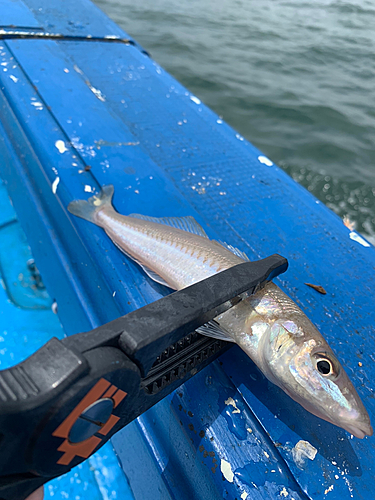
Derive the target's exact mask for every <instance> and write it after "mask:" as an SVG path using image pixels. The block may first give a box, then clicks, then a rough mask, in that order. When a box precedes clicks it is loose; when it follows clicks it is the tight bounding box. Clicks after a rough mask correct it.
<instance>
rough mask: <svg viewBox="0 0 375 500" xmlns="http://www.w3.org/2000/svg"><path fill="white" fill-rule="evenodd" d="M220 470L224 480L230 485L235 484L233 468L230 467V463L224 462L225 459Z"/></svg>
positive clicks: (222, 460)
mask: <svg viewBox="0 0 375 500" xmlns="http://www.w3.org/2000/svg"><path fill="white" fill-rule="evenodd" d="M220 470H221V472H222V474H223V476H224V478H225V479H226V480H227V481H229V482H230V483H233V478H234V474H233V471H232V467H231V466H230V463H229V462H227V461H226V460H224V459H223V458H222V459H221V462H220Z"/></svg>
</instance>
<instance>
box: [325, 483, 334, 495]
mask: <svg viewBox="0 0 375 500" xmlns="http://www.w3.org/2000/svg"><path fill="white" fill-rule="evenodd" d="M332 490H333V484H331V486H330V487H329V488H327V489H326V490H324V494H325V495H327V493H329V492H330V491H332Z"/></svg>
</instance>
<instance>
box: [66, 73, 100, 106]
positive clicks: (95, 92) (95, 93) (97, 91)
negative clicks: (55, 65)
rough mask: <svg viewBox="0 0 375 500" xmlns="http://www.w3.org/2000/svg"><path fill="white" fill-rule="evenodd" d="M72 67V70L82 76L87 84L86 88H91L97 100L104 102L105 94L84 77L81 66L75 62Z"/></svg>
mask: <svg viewBox="0 0 375 500" xmlns="http://www.w3.org/2000/svg"><path fill="white" fill-rule="evenodd" d="M73 68H74V71H76V72H77V73H78V74H79V75H81V76H83V78H84V81H85V84H86V85H87V86H88V88H89V89H90V90H91V92H92V93H93V94H94V95H95V97H97V98H98V99H99V101H102V102H105V96H104V94H103V93H102V91H101V90H99V89H97V88H95V87H94V86H93V85H92V84H91V82H90V80H89V79H88V78H87V77H86V75H85V74H84V72H83V71H82V70H81V68H80V67H79V66H77V65H76V64H75V65H74V66H73Z"/></svg>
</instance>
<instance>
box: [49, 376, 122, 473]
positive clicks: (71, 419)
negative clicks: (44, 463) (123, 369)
mask: <svg viewBox="0 0 375 500" xmlns="http://www.w3.org/2000/svg"><path fill="white" fill-rule="evenodd" d="M126 395H127V393H126V392H124V391H122V390H121V389H119V388H118V387H116V386H115V385H113V384H111V383H110V382H108V381H107V380H105V379H104V378H101V379H100V380H98V382H97V383H96V384H95V385H94V386H93V387H92V388H91V389H90V391H89V392H88V393H87V394H86V396H85V397H84V398H83V399H82V400H81V401H80V403H78V405H77V406H76V407H75V408H74V410H73V411H72V412H71V413H70V415H68V416H67V417H66V419H65V420H64V421H63V422H62V423H61V424H60V425H59V426H58V428H57V429H56V430H55V431H54V432H53V433H52V436H55V437H59V438H63V439H64V442H63V443H62V444H61V445H60V446H59V447H58V451H61V452H63V455H62V456H61V457H60V459H59V460H58V461H57V463H58V464H60V465H69V464H70V463H71V461H72V460H73V459H74V458H75V457H76V456H79V457H82V458H88V457H89V456H90V455H91V454H92V453H93V451H94V450H95V448H96V447H97V446H98V445H99V443H101V441H102V438H100V437H98V436H95V435H92V436H91V437H89V438H87V439H84V440H83V441H81V442H72V441H71V440H70V439H69V436H70V434H71V431H72V428H73V426H74V424H75V423H76V422H77V420H78V419H79V418H80V417H82V414H84V412H85V410H87V409H88V408H89V407H90V406H91V405H93V404H94V403H96V402H97V401H99V400H101V399H105V398H108V399H111V400H112V402H113V408H116V407H117V406H118V405H119V404H120V403H121V401H122V400H123V399H124V398H125V396H126ZM119 420H120V418H119V417H116V416H115V415H112V414H111V415H110V416H109V418H108V420H107V421H106V422H101V423H99V424H98V428H97V430H96V429H95V430H94V431H93V434H94V433H95V434H101V435H102V436H106V435H107V434H108V432H109V431H110V430H111V429H112V428H113V427H114V426H115V425H116V424H117V422H118V421H119Z"/></svg>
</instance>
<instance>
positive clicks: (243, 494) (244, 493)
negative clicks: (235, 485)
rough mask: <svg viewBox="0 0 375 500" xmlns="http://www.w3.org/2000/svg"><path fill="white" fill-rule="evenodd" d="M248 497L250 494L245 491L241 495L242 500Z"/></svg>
mask: <svg viewBox="0 0 375 500" xmlns="http://www.w3.org/2000/svg"><path fill="white" fill-rule="evenodd" d="M247 497H248V494H247V493H246V491H244V492H243V493H242V494H241V498H242V500H246V498H247Z"/></svg>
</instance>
